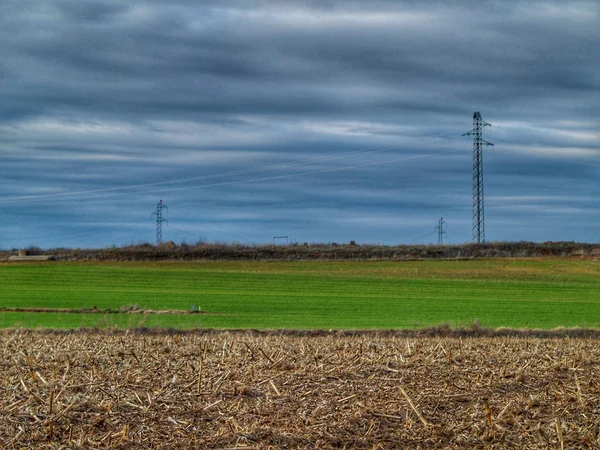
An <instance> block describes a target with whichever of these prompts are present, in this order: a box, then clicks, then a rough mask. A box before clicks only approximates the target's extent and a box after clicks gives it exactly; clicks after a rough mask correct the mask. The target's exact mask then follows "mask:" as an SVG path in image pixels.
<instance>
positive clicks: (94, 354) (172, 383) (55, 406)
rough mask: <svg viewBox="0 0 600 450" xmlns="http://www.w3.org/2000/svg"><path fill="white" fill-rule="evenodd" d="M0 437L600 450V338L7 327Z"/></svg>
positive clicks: (10, 440) (37, 442)
mask: <svg viewBox="0 0 600 450" xmlns="http://www.w3.org/2000/svg"><path fill="white" fill-rule="evenodd" d="M0 352H1V353H2V358H1V360H0V377H1V384H0V448H21V447H29V448H56V449H58V448H61V447H62V448H64V445H68V446H69V448H132V449H133V448H246V449H247V448H306V449H308V448H311V449H312V448H348V449H350V448H356V449H376V448H379V449H387V448H405V447H410V448H417V447H419V446H420V447H421V448H492V447H493V448H496V449H498V448H529V449H532V448H598V447H600V429H599V427H600V425H599V424H600V381H599V380H600V345H599V341H598V340H594V339H573V338H570V339H538V338H516V337H495V338H410V337H409V338H406V337H398V336H396V337H394V336H373V335H357V336H341V335H339V334H329V335H321V336H309V335H304V336H303V335H279V336H278V335H274V334H269V335H260V334H257V333H251V332H248V333H228V332H221V333H212V334H194V333H188V334H167V333H163V334H155V335H149V334H142V333H139V332H138V333H118V332H96V333H57V334H53V333H43V332H24V331H5V332H4V333H3V334H2V335H1V337H0Z"/></svg>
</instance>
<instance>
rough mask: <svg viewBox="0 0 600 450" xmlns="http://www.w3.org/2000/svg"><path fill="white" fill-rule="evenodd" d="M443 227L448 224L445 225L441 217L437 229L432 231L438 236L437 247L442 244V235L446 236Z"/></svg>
mask: <svg viewBox="0 0 600 450" xmlns="http://www.w3.org/2000/svg"><path fill="white" fill-rule="evenodd" d="M444 225H448V224H447V223H446V221H445V220H444V218H443V217H440V220H439V221H438V225H437V227H435V228H434V230H435V231H437V234H438V245H442V244H443V243H444V235H446V236H448V233H447V232H446V230H444Z"/></svg>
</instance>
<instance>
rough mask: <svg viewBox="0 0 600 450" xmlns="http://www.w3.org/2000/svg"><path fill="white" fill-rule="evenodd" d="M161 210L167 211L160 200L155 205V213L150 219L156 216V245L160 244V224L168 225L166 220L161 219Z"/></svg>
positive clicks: (166, 207)
mask: <svg viewBox="0 0 600 450" xmlns="http://www.w3.org/2000/svg"><path fill="white" fill-rule="evenodd" d="M163 209H166V210H167V211H168V210H169V208H168V206H167V205H165V204H164V203H163V201H162V199H161V200H160V201H159V202H158V203H157V204H156V211H154V212H153V213H152V214H151V215H150V217H152V216H156V245H160V244H162V224H163V222H167V223H169V221H168V220H167V219H165V218H164V217H163Z"/></svg>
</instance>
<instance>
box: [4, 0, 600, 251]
mask: <svg viewBox="0 0 600 450" xmlns="http://www.w3.org/2000/svg"><path fill="white" fill-rule="evenodd" d="M599 92H600V2H598V1H597V0H594V1H581V2H565V1H556V2H553V1H543V2H535V1H527V2H521V1H519V2H516V1H505V0H502V1H500V0H497V1H485V0H483V1H471V0H462V1H455V2H442V1H440V2H435V1H405V2H402V1H396V0H394V1H376V0H375V1H374V0H364V1H343V2H341V1H338V2H329V1H306V2H300V1H274V0H273V1H254V2H248V1H239V2H236V1H214V2H213V1H196V0H194V1H192V0H189V1H184V0H178V1H177V0H175V1H173V0H170V1H168V2H167V1H164V2H163V1H149V0H147V1H136V0H131V1H127V2H124V1H122V0H98V1H81V0H47V1H42V0H40V1H27V0H3V1H2V2H0V248H16V247H25V246H29V245H35V246H40V247H43V248H50V247H58V246H64V247H99V246H108V245H125V244H130V243H132V242H133V243H139V242H154V241H155V230H156V225H155V222H154V221H153V219H152V218H151V213H152V212H153V211H154V210H155V209H156V203H157V202H158V201H159V200H160V199H163V202H164V203H165V204H166V205H167V206H168V207H169V210H168V211H167V212H165V217H166V218H168V220H169V224H168V226H167V225H166V224H165V225H164V228H163V238H164V239H165V240H171V239H172V240H174V241H176V242H182V241H186V242H190V243H191V242H195V241H197V240H199V239H204V240H208V241H226V242H232V241H236V242H243V243H270V242H273V237H274V236H288V237H289V240H290V241H292V242H293V241H296V242H340V243H341V242H347V241H349V240H355V241H357V242H358V243H382V244H386V245H392V244H399V243H435V242H437V235H436V234H435V233H434V227H435V226H436V225H437V221H438V219H439V218H440V217H442V216H443V217H444V219H445V221H446V222H447V232H448V236H447V241H448V242H452V243H463V242H469V241H470V240H471V216H472V213H471V208H472V140H471V138H470V137H468V136H464V137H463V136H461V135H462V134H463V133H464V132H467V131H469V130H470V129H471V128H472V117H473V112H474V111H480V112H481V115H482V116H483V119H484V120H485V121H487V122H489V123H491V124H492V127H485V129H484V138H485V139H486V140H488V141H490V142H493V143H494V144H495V145H494V147H491V146H490V147H485V148H484V173H485V176H484V185H485V217H486V238H487V240H488V241H500V240H509V241H520V240H530V241H547V240H553V241H559V240H561V241H562V240H564V241H571V240H575V241H586V242H600V202H599V199H600V182H599V175H600V94H599ZM278 242H283V241H282V240H278Z"/></svg>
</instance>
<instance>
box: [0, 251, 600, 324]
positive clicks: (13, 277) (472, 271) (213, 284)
mask: <svg viewBox="0 0 600 450" xmlns="http://www.w3.org/2000/svg"><path fill="white" fill-rule="evenodd" d="M131 305H137V306H138V307H139V308H145V309H181V310H190V309H191V308H192V307H193V306H197V307H199V308H201V310H202V311H204V312H206V314H194V315H131V314H73V313H33V312H6V311H4V312H0V327H3V328H6V327H17V326H20V327H27V328H36V327H53V328H74V327H96V326H99V327H100V326H102V327H103V326H119V327H133V326H164V327H177V328H272V329H273V328H274V329H279V328H301V329H314V328H323V329H329V328H335V329H357V328H380V329H389V328H417V327H425V326H432V325H438V324H448V325H451V326H470V325H471V324H473V323H474V322H475V321H478V322H479V323H480V324H481V326H484V327H494V328H495V327H501V326H506V327H515V328H546V329H547V328H554V327H559V326H564V327H591V328H600V262H599V261H594V260H590V259H587V260H585V259H567V258H564V259H496V260H469V261H409V262H399V261H398V262H394V261H386V262H379V261H373V262H233V261H231V262H190V263H181V262H155V263H93V262H86V263H65V262H51V263H7V264H0V308H15V307H20V308H25V307H44V308H74V309H80V308H92V307H96V308H98V309H105V308H111V309H119V308H121V307H126V306H131ZM0 311H1V309H0Z"/></svg>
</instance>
